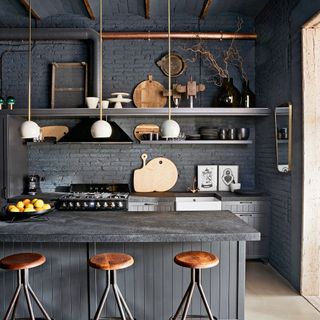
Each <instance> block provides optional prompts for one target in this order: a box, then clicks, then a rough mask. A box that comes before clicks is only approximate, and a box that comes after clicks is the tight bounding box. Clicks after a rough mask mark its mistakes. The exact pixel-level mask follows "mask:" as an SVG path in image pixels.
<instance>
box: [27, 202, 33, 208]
mask: <svg viewBox="0 0 320 320" xmlns="http://www.w3.org/2000/svg"><path fill="white" fill-rule="evenodd" d="M25 208H31V209H34V207H33V204H32V203H28V204H27V205H26V206H25Z"/></svg>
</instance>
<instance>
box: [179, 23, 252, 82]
mask: <svg viewBox="0 0 320 320" xmlns="http://www.w3.org/2000/svg"><path fill="white" fill-rule="evenodd" d="M242 25H243V19H241V18H238V21H237V29H236V31H235V34H237V33H238V32H239V31H240V30H241V28H242ZM234 40H235V38H233V39H232V40H231V43H230V45H229V47H228V48H227V49H225V50H223V49H222V48H217V49H216V53H212V52H210V51H209V50H208V49H207V47H206V46H205V43H204V41H203V40H199V43H198V44H196V45H194V46H193V47H191V48H181V49H182V50H183V51H187V52H192V53H194V54H195V57H194V58H192V59H185V60H186V61H191V62H195V61H196V59H197V56H199V55H200V56H201V57H202V58H203V61H204V63H205V64H207V65H208V66H209V67H210V68H211V69H213V70H214V72H215V73H214V74H213V82H214V83H215V85H217V86H221V84H222V80H223V79H224V78H228V79H229V78H230V75H229V68H230V66H231V65H233V66H234V67H236V68H237V69H238V70H239V73H240V74H241V77H242V78H243V80H244V81H246V82H247V81H248V77H247V74H246V72H245V70H244V66H243V58H242V56H241V55H240V52H239V50H238V48H237V47H236V46H235V45H234Z"/></svg>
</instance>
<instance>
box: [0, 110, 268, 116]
mask: <svg viewBox="0 0 320 320" xmlns="http://www.w3.org/2000/svg"><path fill="white" fill-rule="evenodd" d="M0 112H1V113H4V114H8V115H16V116H25V117H27V109H14V110H2V111H0ZM103 114H104V115H108V116H112V117H113V116H114V117H127V116H131V117H143V116H148V117H149V116H163V117H166V116H168V108H122V109H114V108H108V109H104V110H103ZM270 114H271V111H270V109H268V108H192V109H191V108H173V109H172V115H173V116H183V117H201V116H205V117H207V116H253V117H263V116H268V115H270ZM32 116H34V117H37V118H39V117H40V118H44V117H48V118H49V117H53V118H54V117H69V118H70V117H72V118H74V117H99V109H88V108H60V109H59V108H57V109H32Z"/></svg>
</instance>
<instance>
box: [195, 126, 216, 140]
mask: <svg viewBox="0 0 320 320" xmlns="http://www.w3.org/2000/svg"><path fill="white" fill-rule="evenodd" d="M199 133H200V136H201V139H202V140H217V139H219V128H214V127H201V128H200V129H199Z"/></svg>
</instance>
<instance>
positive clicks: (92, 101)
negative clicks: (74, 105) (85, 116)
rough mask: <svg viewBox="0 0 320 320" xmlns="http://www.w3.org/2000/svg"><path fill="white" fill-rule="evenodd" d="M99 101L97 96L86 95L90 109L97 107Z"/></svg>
mask: <svg viewBox="0 0 320 320" xmlns="http://www.w3.org/2000/svg"><path fill="white" fill-rule="evenodd" d="M98 102H99V98H97V97H86V103H87V106H88V108H89V109H96V108H97V105H98Z"/></svg>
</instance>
